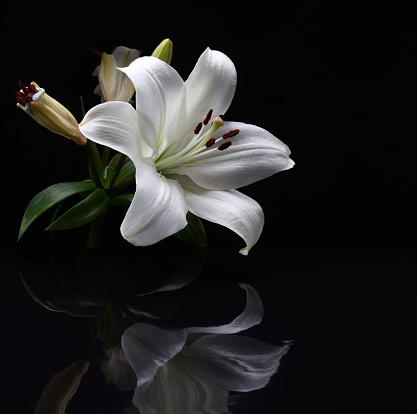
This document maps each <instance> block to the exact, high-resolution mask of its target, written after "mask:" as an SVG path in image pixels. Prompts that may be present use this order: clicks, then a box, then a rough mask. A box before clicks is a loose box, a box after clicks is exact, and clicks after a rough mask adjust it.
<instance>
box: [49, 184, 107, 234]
mask: <svg viewBox="0 0 417 414" xmlns="http://www.w3.org/2000/svg"><path fill="white" fill-rule="evenodd" d="M110 200H111V199H110V197H108V196H107V194H106V192H105V191H104V190H103V189H102V188H97V189H96V190H95V191H94V192H93V193H91V194H90V195H89V196H88V197H87V198H85V199H84V200H82V201H81V202H80V203H78V204H77V205H75V206H74V207H72V208H70V209H69V210H68V211H67V212H66V213H64V214H63V215H62V216H61V217H60V218H59V219H57V220H55V221H54V222H53V223H52V224H51V225H50V226H49V227H47V229H46V230H53V231H55V230H66V229H72V228H74V227H80V226H82V225H84V224H87V223H89V222H90V221H93V220H94V219H96V218H97V217H99V216H101V215H102V214H103V213H104V212H105V211H106V209H107V207H108V206H109V204H110Z"/></svg>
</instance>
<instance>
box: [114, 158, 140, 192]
mask: <svg viewBox="0 0 417 414" xmlns="http://www.w3.org/2000/svg"><path fill="white" fill-rule="evenodd" d="M120 157H121V154H120V153H119V154H116V155H115V156H114V157H113V158H112V159H111V160H110V162H109V166H111V167H113V168H114V169H116V167H117V164H118V162H119V159H120ZM135 171H136V169H135V166H134V165H133V162H132V161H131V160H130V158H128V157H126V159H125V161H124V163H123V166H122V168H121V169H120V172H119V174H118V176H117V177H116V180H115V181H114V185H117V184H119V183H121V182H122V181H124V180H126V178H129V177H131V176H132V175H135Z"/></svg>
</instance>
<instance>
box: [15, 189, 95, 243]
mask: <svg viewBox="0 0 417 414" xmlns="http://www.w3.org/2000/svg"><path fill="white" fill-rule="evenodd" d="M95 188H96V186H95V185H94V183H92V182H66V183H58V184H54V185H51V186H50V187H48V188H45V190H43V191H41V192H40V193H39V194H37V195H36V196H35V197H33V198H32V200H31V202H30V203H29V204H28V206H27V208H26V211H25V213H24V214H23V219H22V223H21V225H20V230H19V236H18V239H17V241H19V240H20V238H21V237H22V236H23V233H24V232H25V231H26V230H27V228H28V227H29V226H30V225H31V224H32V223H33V221H34V220H35V219H37V218H38V217H39V216H40V215H41V214H43V213H45V211H47V210H48V209H49V208H51V207H52V206H54V205H55V204H57V203H59V202H60V201H62V200H65V199H66V198H68V197H70V196H72V195H74V194H78V193H85V192H90V191H93V190H94V189H95Z"/></svg>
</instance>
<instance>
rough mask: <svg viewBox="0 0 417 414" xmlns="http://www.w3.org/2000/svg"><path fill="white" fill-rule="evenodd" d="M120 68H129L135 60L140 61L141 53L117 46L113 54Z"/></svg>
mask: <svg viewBox="0 0 417 414" xmlns="http://www.w3.org/2000/svg"><path fill="white" fill-rule="evenodd" d="M112 56H113V57H114V59H115V61H116V65H117V66H118V67H121V68H124V67H126V66H129V65H130V64H131V63H132V62H133V61H134V60H136V59H138V58H139V56H140V52H139V50H137V49H130V48H128V47H125V46H117V47H116V49H114V52H113V53H112Z"/></svg>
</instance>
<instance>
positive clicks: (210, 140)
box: [206, 138, 216, 148]
mask: <svg viewBox="0 0 417 414" xmlns="http://www.w3.org/2000/svg"><path fill="white" fill-rule="evenodd" d="M215 142H216V140H215V138H210V139H209V140H208V141H207V142H206V147H207V148H210V147H211V146H212V145H213V144H214V143H215Z"/></svg>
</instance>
